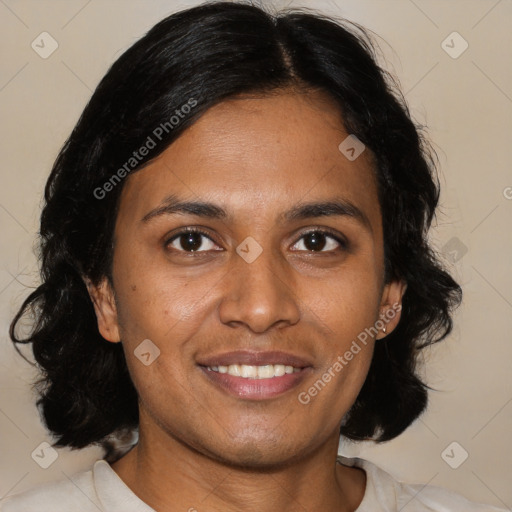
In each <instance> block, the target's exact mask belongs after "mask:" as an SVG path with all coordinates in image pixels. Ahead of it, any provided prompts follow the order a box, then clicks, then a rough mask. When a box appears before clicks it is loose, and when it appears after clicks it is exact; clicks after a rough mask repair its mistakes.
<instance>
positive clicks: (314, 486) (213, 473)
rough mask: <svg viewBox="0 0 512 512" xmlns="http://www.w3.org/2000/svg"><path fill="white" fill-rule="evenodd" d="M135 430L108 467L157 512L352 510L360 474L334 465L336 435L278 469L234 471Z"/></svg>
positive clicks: (360, 487)
mask: <svg viewBox="0 0 512 512" xmlns="http://www.w3.org/2000/svg"><path fill="white" fill-rule="evenodd" d="M160 434H161V435H163V436H165V439H163V438H161V435H159V434H158V433H156V435H155V434H153V435H147V434H145V433H144V430H142V429H141V430H140V431H139V442H138V444H137V445H136V446H135V447H134V448H133V449H132V450H131V451H130V452H129V453H128V454H126V455H125V456H124V457H123V458H121V459H120V460H119V461H117V462H115V463H114V464H112V468H113V469H114V471H115V472H116V473H117V474H118V475H119V477H120V478H121V479H122V480H123V481H124V482H125V484H126V485H127V486H128V487H129V488H130V489H131V490H132V491H133V492H134V493H135V494H136V495H137V496H138V497H139V498H140V499H141V500H142V501H144V502H145V503H146V504H148V505H149V506H150V507H152V508H153V509H155V510H158V512H177V511H184V510H187V511H190V512H194V511H197V512H203V511H206V510H208V511H209V512H213V511H215V512H217V511H219V512H220V511H222V512H235V511H239V510H244V511H246V512H275V510H276V509H277V510H280V512H292V511H294V512H295V511H296V510H297V509H299V510H300V509H302V510H322V511H324V512H335V511H336V512H354V511H355V510H356V509H357V507H358V505H359V503H360V502H361V500H362V498H363V495H364V489H365V480H366V475H365V473H364V471H363V470H361V469H357V468H349V467H346V466H342V465H341V464H337V462H336V456H337V447H338V435H337V434H335V435H333V436H332V437H331V438H330V439H329V441H328V442H327V443H325V444H324V445H323V446H321V447H319V448H318V449H315V450H314V453H313V454H310V455H309V456H306V457H304V458H302V459H300V460H294V461H288V462H287V463H285V464H283V465H280V466H279V467H277V466H273V467H265V468H256V467H239V466H235V465H230V464H229V463H226V462H224V461H219V460H216V459H215V458H213V457H209V456H206V455H204V454H203V453H199V452H198V451H195V450H193V449H191V448H190V447H189V446H185V445H184V444H182V443H181V442H179V441H178V440H176V439H174V438H172V437H170V436H169V435H168V434H163V432H160Z"/></svg>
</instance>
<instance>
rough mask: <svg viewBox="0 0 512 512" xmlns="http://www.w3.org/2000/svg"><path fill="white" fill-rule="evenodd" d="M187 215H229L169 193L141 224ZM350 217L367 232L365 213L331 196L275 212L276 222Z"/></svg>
mask: <svg viewBox="0 0 512 512" xmlns="http://www.w3.org/2000/svg"><path fill="white" fill-rule="evenodd" d="M173 214H188V215H195V216H197V217H203V218H208V219H219V220H227V219H230V218H232V216H231V215H230V214H229V213H228V212H227V211H226V210H225V209H224V208H222V207H221V206H219V205H216V204H214V203H209V202H205V201H188V200H185V201H184V200H180V199H178V197H177V196H175V195H170V196H168V197H167V198H166V199H164V201H163V202H162V203H161V204H160V205H159V206H157V207H156V208H154V209H153V210H151V211H150V212H148V213H147V214H146V215H144V217H143V218H142V222H143V223H147V222H149V221H150V220H152V219H154V218H155V217H160V216H162V215H173ZM334 216H337V217H341V216H343V217H350V218H353V219H354V220H356V221H358V222H359V223H360V224H361V225H363V226H364V227H365V228H366V229H367V230H368V231H370V232H372V231H373V229H372V225H371V223H370V220H369V218H368V217H367V216H366V214H365V213H364V212H363V211H362V210H361V209H360V208H358V207H357V206H356V205H355V204H353V203H352V202H350V201H348V200H346V199H342V198H334V199H331V200H326V201H313V202H307V203H298V204H296V205H294V206H293V207H292V208H291V209H290V210H288V211H286V212H283V213H282V214H281V215H279V218H278V220H279V222H280V223H284V222H293V221H297V220H305V219H310V218H315V217H334Z"/></svg>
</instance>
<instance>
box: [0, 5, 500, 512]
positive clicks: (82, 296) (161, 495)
mask: <svg viewBox="0 0 512 512" xmlns="http://www.w3.org/2000/svg"><path fill="white" fill-rule="evenodd" d="M438 197H439V190H438V186H437V181H436V177H435V166H434V162H433V158H432V156H431V153H430V152H429V149H428V145H427V144H426V142H425V141H424V139H423V138H422V137H421V136H420V134H419V132H418V130H417V129H416V128H415V126H414V124H413V123H412V121H411V119H410V117H409V114H408V111H407V108H406V106H405V103H404V102H403V100H402V98H401V96H400V94H399V92H398V91H397V90H396V88H395V87H394V86H393V82H392V80H391V79H390V77H388V76H387V75H386V74H385V73H384V72H383V71H382V70H380V69H379V68H378V66H377V64H376V62H375V58H374V53H373V49H372V46H371V42H370V41H369V39H368V38H367V36H366V35H365V32H364V31H363V30H362V29H360V28H358V27H356V26H353V25H350V24H348V23H338V22H335V21H333V20H329V19H327V18H325V17H322V16H320V15H313V14H306V13H301V12H295V13H288V14H286V13H283V14H281V15H277V16H271V15H269V14H268V13H266V12H264V11H263V10H261V9H259V8H256V7H253V6H248V5H237V4H233V3H216V4H205V5H203V6H200V7H196V8H193V9H189V10H186V11H182V12H180V13H177V14H175V15H172V16H170V17H168V18H166V19H164V20H163V21H161V22H160V23H159V24H157V25H156V26H155V27H154V28H153V29H152V30H151V31H150V32H149V33H148V34H147V35H146V36H145V37H144V38H142V39H141V40H140V41H138V42H137V43H136V44H134V45H133V46H132V47H131V48H130V49H129V50H128V51H127V52H126V53H125V54H124V55H122V56H121V57H120V58H119V60H118V61H117V62H116V63H115V64H114V65H113V66H112V68H111V69H110V70H109V72H108V73H107V75H106V76H105V77H104V79H103V80H102V81H101V83H100V84H99V86H98V88H97V89H96V91H95V93H94V95H93V97H92V98H91V100H90V102H89V104H88V105H87V107H86V109H85V110H84V112H83V114H82V116H81V118H80V120H79V122H78V124H77V126H76V127H75V129H74V130H73V132H72V134H71V136H70V138H69V139H68V141H67V142H66V144H65V146H64V148H63V149H62V151H61V153H60V155H59V157H58V158H57V161H56V162H55V165H54V168H53V170H52V173H51V176H50V178H49V181H48V183H47V187H46V191H45V200H46V204H45V206H44V209H43V213H42V218H41V264H42V284H41V286H40V287H39V288H38V289H37V290H36V291H34V292H33V293H32V294H31V295H30V296H29V297H28V298H27V300H26V301H25V303H24V304H23V306H22V308H21V310H20V312H19V313H18V315H17V316H16V318H15V319H14V321H13V324H12V327H11V337H12V339H13V341H15V342H17V343H32V346H33V351H34V355H35V358H36V361H37V363H38V365H39V366H40V368H41V370H42V372H43V377H42V379H41V380H40V381H39V382H38V387H39V392H40V394H41V398H40V400H39V401H38V405H39V406H41V410H42V414H43V418H44V421H45V423H46V426H47V427H48V429H49V431H50V432H52V433H53V434H54V435H55V436H56V437H57V442H56V443H55V446H69V447H72V448H83V447H85V446H89V445H91V444H102V445H103V446H105V448H106V454H105V458H104V459H102V460H99V461H97V462H96V463H95V464H94V466H93V468H92V469H91V470H89V471H86V472H83V473H80V474H79V475H76V476H75V477H74V478H73V482H70V481H62V482H57V483H52V484H45V485H43V486H40V487H38V488H35V489H32V490H30V491H27V492H25V493H21V494H19V495H17V496H16V495H15V496H11V497H9V498H7V499H6V500H4V501H3V502H1V506H0V510H2V511H3V512H16V511H21V510H23V511H27V510H34V511H35V510H37V511H46V510H48V511H50V510H51V511H52V512H55V511H59V510H62V511H64V510H65V511H69V510H80V511H89V510H91V511H93V510H94V511H95V510H105V511H114V510H122V511H123V512H128V511H136V510H137V511H151V510H156V511H158V512H171V511H172V512H174V511H181V510H188V511H189V512H191V511H199V512H201V511H202V510H209V511H220V510H222V511H231V510H233V511H234V510H247V511H254V512H256V511H258V512H263V511H269V510H275V509H276V508H278V509H279V510H281V511H289V510H297V509H303V510H324V511H333V512H334V511H337V512H349V511H350V512H354V511H357V512H366V511H371V512H375V511H386V512H388V511H397V510H415V511H432V510H438V511H441V510H443V511H444V510H453V511H456V510H457V511H458V510H464V511H466V512H469V511H484V510H485V511H489V510H498V509H495V508H493V507H490V506H485V505H479V504H477V503H471V502H469V501H467V500H466V499H465V498H463V497H462V496H460V495H457V494H455V493H452V492H449V491H445V490H442V489H439V488H435V487H423V486H411V485H404V484H400V483H399V482H396V481H395V480H393V479H392V477H391V476H390V475H388V474H387V473H385V472H384V471H383V470H381V469H380V468H378V467H377V466H375V465H373V464H371V463H369V462H367V461H364V460H361V459H349V458H345V457H338V456H337V447H338V440H339V435H340V433H341V434H342V435H344V436H345V437H348V438H350V439H354V440H363V439H367V440H369V439H372V440H375V441H376V442H382V441H386V440H390V439H393V438H394V437H396V436H398V435H399V434H400V433H402V432H403V431H404V430H405V429H406V428H407V427H408V426H409V425H410V424H411V423H412V422H413V421H414V420H415V419H416V418H417V417H418V416H419V415H420V414H421V413H422V412H423V410H424V409H425V407H426V404H427V392H426V389H427V386H426V385H425V384H424V383H423V382H422V381H421V380H420V378H419V377H418V376H417V374H416V357H417V355H418V352H419V350H420V349H421V348H422V347H424V346H426V345H429V344H432V343H435V342H437V341H440V340H442V339H443V338H445V337H446V336H447V334H448V333H449V332H450V330H451V327H452V320H451V311H452V309H453V308H454V307H455V306H457V304H458V303H459V302H460V295H461V290H460V287H459V286H458V285H457V283H455V281H454V280H453V279H452V278H451V277H450V276H449V275H448V274H447V273H446V272H445V271H444V270H443V269H442V268H441V266H440V265H439V263H438V261H437V259H436V255H435V254H434V253H433V252H432V250H431V248H430V247H429V245H428V243H427V238H426V237H427V231H428V228H429V227H430V224H431V221H432V219H433V216H434V212H435V208H436V206H437V203H438ZM30 311H32V312H34V314H35V315H36V322H35V324H34V328H33V331H32V333H31V334H30V335H29V336H28V337H27V338H25V339H21V338H20V337H19V336H18V335H17V334H16V325H17V324H18V322H19V321H20V319H21V318H22V316H23V315H24V314H25V313H27V312H30ZM131 433H134V434H135V436H136V442H134V443H133V444H132V445H129V446H127V447H126V448H124V449H121V450H119V449H115V448H114V445H115V443H114V441H113V440H115V439H119V438H122V437H123V436H124V435H130V434H131ZM137 438H138V440H137Z"/></svg>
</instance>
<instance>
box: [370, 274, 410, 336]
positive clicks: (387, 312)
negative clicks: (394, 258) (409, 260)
mask: <svg viewBox="0 0 512 512" xmlns="http://www.w3.org/2000/svg"><path fill="white" fill-rule="evenodd" d="M406 289H407V283H406V282H405V281H402V280H395V281H391V282H390V283H388V284H386V285H385V286H384V290H383V292H382V298H381V303H380V314H379V320H377V322H376V325H377V326H378V327H379V333H378V334H377V336H376V339H378V340H380V339H382V338H385V337H386V336H387V335H388V334H390V333H391V332H393V331H394V330H395V328H396V326H397V325H398V322H399V321H400V316H401V312H402V298H403V296H404V293H405V290H406Z"/></svg>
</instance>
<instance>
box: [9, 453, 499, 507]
mask: <svg viewBox="0 0 512 512" xmlns="http://www.w3.org/2000/svg"><path fill="white" fill-rule="evenodd" d="M338 460H339V462H341V463H343V464H344V465H346V466H355V467H359V468H362V469H364V471H365V472H366V490H365V494H364V497H363V501H362V502H361V504H360V505H359V507H358V508H357V510H356V512H398V511H400V512H505V511H506V509H499V508H496V507H493V506H491V505H483V504H479V503H475V502H471V501H468V500H467V499H466V498H464V497H463V496H461V495H460V494H457V493H455V492H453V491H449V490H446V489H442V488H440V487H434V486H423V485H410V484H404V483H400V482H398V481H397V480H395V479H394V478H393V477H392V476H391V475H390V474H389V473H386V472H385V471H384V470H382V469H381V468H379V467H378V466H376V465H375V464H373V463H371V462H369V461H367V460H364V459H359V458H347V457H343V456H338ZM99 511H101V512H155V510H154V509H152V508H151V507H149V506H148V505H146V503H144V502H143V501H142V500H141V499H140V498H138V497H137V496H136V495H135V494H134V493H133V492H132V491H131V489H130V488H129V487H128V486H127V485H126V484H125V483H124V482H123V481H122V480H121V478H120V477H119V476H118V475H117V473H116V472H115V471H114V470H113V469H112V468H111V466H110V464H108V462H106V461H105V460H103V459H100V460H97V461H96V462H95V463H94V465H93V466H92V468H91V469H89V470H87V471H82V472H80V473H76V474H75V475H74V476H73V477H72V481H69V480H62V481H58V482H51V483H46V484H39V485H38V486H36V487H33V488H32V489H29V490H28V491H24V492H21V493H18V494H14V495H11V496H8V497H7V498H4V499H2V500H0V512H99Z"/></svg>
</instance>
